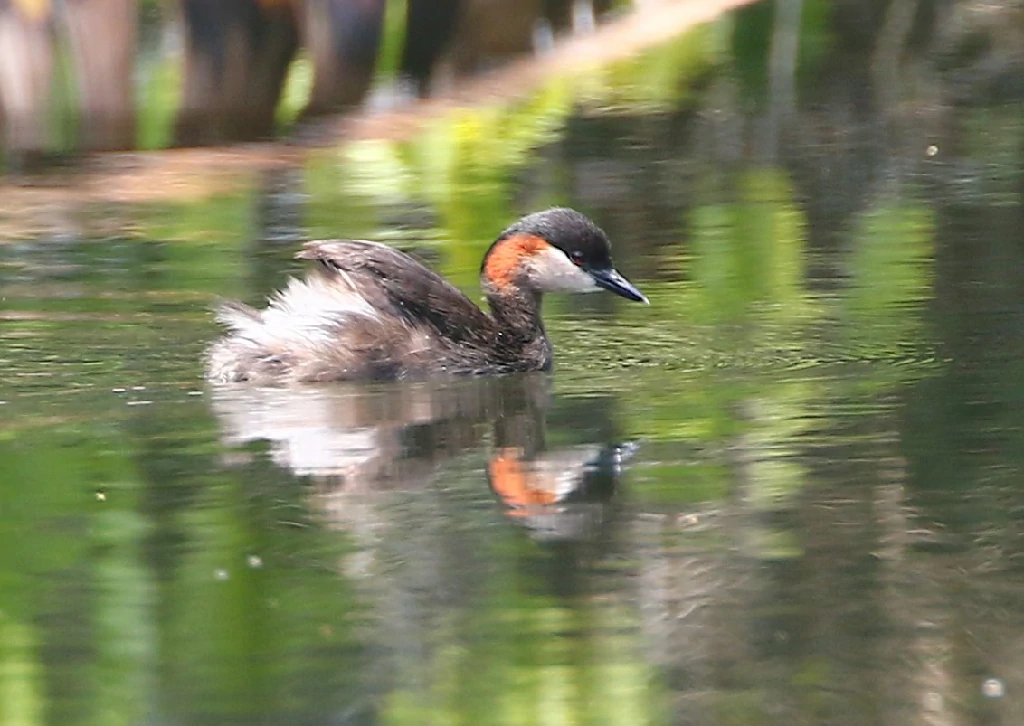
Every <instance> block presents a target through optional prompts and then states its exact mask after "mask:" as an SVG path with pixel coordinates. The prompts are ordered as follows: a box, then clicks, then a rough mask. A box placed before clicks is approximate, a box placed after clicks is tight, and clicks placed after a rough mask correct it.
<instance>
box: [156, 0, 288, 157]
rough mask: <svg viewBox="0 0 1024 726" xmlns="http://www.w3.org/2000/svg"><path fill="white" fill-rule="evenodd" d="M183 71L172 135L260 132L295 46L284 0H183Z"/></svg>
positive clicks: (182, 139) (206, 140)
mask: <svg viewBox="0 0 1024 726" xmlns="http://www.w3.org/2000/svg"><path fill="white" fill-rule="evenodd" d="M182 12H183V19H184V29H185V78H184V87H183V91H182V100H181V106H180V107H179V109H178V117H177V120H176V122H175V130H174V143H175V144H179V145H196V144H213V143H218V142H223V141H234V140H241V141H252V140H256V139H260V138H265V137H267V136H269V135H270V133H271V132H272V130H273V128H274V113H275V111H276V109H277V102H278V100H279V99H280V97H281V90H282V87H283V85H284V80H285V76H286V75H287V72H288V66H289V64H290V63H291V60H292V57H293V56H294V55H295V51H296V49H297V47H298V27H297V20H296V14H295V10H294V8H293V6H292V3H291V2H288V1H287V0H262V1H261V0H217V2H210V0H182Z"/></svg>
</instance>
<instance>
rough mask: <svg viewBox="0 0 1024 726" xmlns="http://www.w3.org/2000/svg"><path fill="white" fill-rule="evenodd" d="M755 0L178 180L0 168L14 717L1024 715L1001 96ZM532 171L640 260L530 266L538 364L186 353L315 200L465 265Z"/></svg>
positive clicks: (279, 264)
mask: <svg viewBox="0 0 1024 726" xmlns="http://www.w3.org/2000/svg"><path fill="white" fill-rule="evenodd" d="M756 10H757V9H756V8H755V9H754V11H755V12H756ZM752 18H753V19H752ZM756 20H757V18H756V16H751V15H749V14H744V15H741V16H737V17H734V18H729V19H726V20H725V21H723V22H722V23H720V24H717V25H715V26H709V27H707V28H702V29H700V30H698V31H697V32H696V33H694V34H690V35H688V36H685V37H683V38H680V39H679V40H678V41H676V42H674V43H672V44H669V45H668V46H666V47H665V48H662V49H658V50H657V51H655V52H652V53H650V54H647V55H645V56H643V57H642V58H639V59H638V60H636V61H634V62H631V63H628V64H625V65H622V66H616V67H614V68H611V69H609V70H608V71H607V72H601V73H595V74H594V75H593V76H592V77H587V78H582V79H578V80H577V81H576V82H574V83H570V82H569V81H567V80H566V79H555V80H554V81H553V82H552V83H551V84H549V85H547V86H545V87H543V88H541V89H539V90H538V92H537V93H536V95H535V96H534V97H532V98H531V99H530V100H529V101H527V102H523V103H515V104H511V105H507V104H505V105H499V106H497V107H494V106H483V107H480V108H473V109H467V110H464V111H458V112H453V113H452V114H450V115H448V116H445V117H444V118H442V119H439V120H438V121H436V122H432V123H429V124H425V128H424V130H423V132H422V133H420V134H416V135H414V136H413V137H412V138H408V139H402V140H374V139H363V140H360V141H354V142H351V143H344V144H340V145H339V146H338V147H337V148H331V149H327V150H321V151H315V152H311V153H309V154H283V155H281V156H280V157H277V158H274V157H273V155H272V154H270V155H268V157H267V158H268V159H270V160H269V161H267V160H262V161H261V160H259V159H256V160H254V161H252V162H251V163H250V164H248V165H247V164H239V163H238V162H237V161H232V162H230V163H228V162H225V165H224V168H223V170H222V173H221V174H220V175H208V174H207V173H206V172H208V171H209V170H210V169H211V168H212V169H216V168H217V161H216V159H217V156H216V154H217V152H211V157H210V159H212V161H211V160H207V161H206V162H205V166H204V167H203V168H204V174H203V175H199V174H195V175H191V176H190V175H188V174H184V175H179V176H177V177H174V178H175V179H177V180H178V182H176V183H175V185H174V189H173V190H168V189H166V188H161V187H160V186H159V184H158V183H156V182H154V181H153V177H149V179H150V185H138V186H137V188H134V189H131V188H130V187H131V183H130V181H131V180H132V179H135V178H137V177H133V176H132V175H131V172H130V169H129V172H124V171H123V170H121V169H120V168H115V169H114V170H113V171H111V170H110V168H107V169H106V170H105V171H103V172H102V173H101V172H90V171H88V170H86V171H84V172H74V171H69V172H67V173H54V174H50V175H47V176H45V177H29V178H22V179H20V180H17V181H9V182H8V184H7V185H6V187H5V189H6V192H7V193H6V194H5V199H6V200H7V201H5V202H3V210H2V212H0V229H2V230H3V232H2V236H3V243H2V244H0V291H2V292H0V297H2V302H0V306H2V312H0V315H2V319H0V336H2V348H0V365H2V369H3V371H4V373H3V376H2V379H0V452H2V453H0V460H2V462H3V467H2V486H0V721H3V722H4V723H11V724H19V725H20V724H37V723H38V724H42V723H47V724H51V723H52V724H79V723H82V724H85V723H96V724H116V723H124V724H144V723H153V724H156V723H161V724H162V723H195V724H203V723H210V724H214V723H216V724H223V723H239V724H242V723H244V724H253V723H266V724H284V723H288V724H305V723H309V724H313V723H316V724H323V723H337V724H371V723H372V724H376V723H382V724H384V723H387V724H405V723H409V724H414V723H415V724H420V723H439V724H451V723H463V724H474V725H475V724H491V723H495V724H499V723H500V724H535V723H537V724H539V723H545V724H546V723H551V724H556V723H557V724H562V723H565V724H616V725H617V726H622V725H625V724H712V723H714V724H743V723H787V724H788V723H795V724H804V723H806V724H824V723H828V724H858V725H860V724H869V723H899V724H906V723H1007V724H1011V723H1019V717H1020V714H1021V712H1022V710H1024V706H1022V701H1021V689H1022V688H1024V661H1022V659H1021V655H1020V654H1021V653H1022V652H1024V648H1022V643H1024V583H1022V579H1021V574H1022V564H1021V563H1022V561H1024V559H1022V558H1024V537H1022V535H1024V526H1022V523H1024V519H1022V513H1024V494H1022V490H1021V486H1020V483H1021V463H1022V462H1021V455H1020V454H1019V453H1018V452H1020V451H1024V446H1022V443H1024V442H1022V441H1021V432H1022V431H1024V418H1022V414H1021V411H1022V410H1024V408H1022V406H1021V405H1020V403H1021V402H1022V401H1024V387H1022V384H1024V364H1022V362H1021V361H1022V355H1021V353H1022V352H1024V325H1022V323H1021V321H1022V320H1024V298H1022V296H1021V294H1020V290H1022V289H1024V284H1022V283H1024V280H1022V279H1021V275H1022V272H1021V271H1022V270H1024V264H1022V262H1024V260H1022V259H1021V247H1020V230H1021V228H1022V226H1021V223H1022V221H1024V220H1022V203H1021V196H1022V194H1021V190H1022V189H1024V187H1022V186H1021V169H1022V167H1021V164H1020V150H1021V148H1022V141H1024V123H1022V120H1021V119H1022V118H1024V116H1022V113H1021V111H1022V108H1021V105H1020V101H1019V100H1015V99H1014V98H1012V97H1009V98H1006V97H998V96H995V97H983V98H974V99H967V100H965V99H964V98H963V97H962V93H961V90H962V89H961V90H958V89H960V87H959V86H958V87H956V88H955V89H953V90H950V87H951V86H950V84H952V81H950V80H949V77H948V76H947V75H943V73H941V72H940V71H939V70H936V69H934V68H933V69H930V70H929V69H925V70H923V71H922V69H921V68H919V67H915V69H913V72H915V73H918V72H921V73H925V75H926V76H927V78H928V79H930V80H931V81H933V85H930V86H922V85H914V84H911V83H909V82H907V79H906V78H905V77H903V81H904V83H903V84H902V85H899V86H898V87H894V86H892V85H891V84H889V85H883V81H887V80H891V76H887V75H885V73H882V72H881V71H879V70H878V66H877V65H876V66H875V70H876V75H874V76H871V75H866V74H864V73H861V72H860V71H858V70H856V69H858V68H862V67H864V62H866V59H865V58H864V57H863V55H858V53H863V51H860V50H858V49H857V48H852V49H846V50H845V51H844V52H845V53H847V54H848V55H840V57H838V58H831V59H830V58H828V57H826V56H823V55H818V56H815V55H814V53H813V51H814V49H815V47H816V46H813V45H810V46H807V45H806V43H810V41H811V40H813V39H814V37H815V36H814V35H813V33H811V31H810V30H808V31H806V34H805V36H804V38H803V42H804V43H805V46H804V48H803V50H802V51H801V52H803V53H805V54H808V57H810V58H811V59H812V60H814V61H815V63H813V64H810V65H809V67H808V68H801V69H800V74H797V75H796V79H797V81H798V90H799V94H798V96H797V97H788V96H787V93H786V90H787V86H786V84H785V83H784V81H785V80H786V78H788V76H786V74H785V73H783V74H782V75H781V76H780V75H779V73H778V69H779V68H780V67H781V68H783V69H784V68H785V64H783V65H782V66H780V65H779V64H778V62H776V63H775V64H774V65H772V64H769V63H768V58H766V57H762V58H754V59H752V58H750V57H748V56H745V55H744V54H743V53H742V52H741V51H742V50H743V49H744V48H749V47H750V46H749V44H747V43H743V42H740V41H741V40H743V39H744V38H747V37H748V35H749V33H750V32H752V31H751V28H754V29H756V28H758V27H761V26H759V25H758V24H757V22H755V21H756ZM812 30H813V28H812ZM730 39H731V40H730ZM775 47H776V48H778V47H779V46H778V45H776V46H775ZM735 49H738V50H735ZM777 60H778V59H776V61H777ZM855 61H860V63H858V62H855ZM808 63H810V61H808ZM772 68H773V69H775V70H774V71H772V72H769V69H772ZM900 68H902V67H900ZM900 68H896V69H895V70H893V72H894V73H897V75H898V73H901V72H906V73H909V72H910V71H908V70H906V69H903V70H900ZM884 70H885V69H884V68H882V71H884ZM928 74H930V75H928ZM899 77H902V76H899ZM954 80H955V79H954ZM954 91H956V92H957V93H961V96H956V97H954ZM893 94H896V96H895V97H893ZM899 94H903V95H899ZM757 99H762V100H760V101H759V100H757ZM144 165H145V164H143V166H144ZM129 166H130V165H129ZM90 174H93V176H89V175H90ZM104 174H106V175H109V176H103V175H104ZM126 179H127V180H128V181H127V182H126ZM186 181H187V183H185V182H186ZM115 183H116V184H120V185H121V186H120V187H117V186H116V184H115ZM115 188H117V189H120V190H121V191H119V192H117V193H114V192H113V191H111V190H113V189H115ZM83 190H84V191H83ZM129 192H131V193H129ZM552 204H570V205H572V206H575V207H578V208H580V209H581V210H583V211H585V212H587V213H589V214H591V215H592V216H593V217H594V218H595V219H596V220H597V221H598V222H599V223H600V224H601V225H602V226H604V227H605V229H606V230H607V231H608V232H609V234H610V235H611V237H612V239H613V243H614V247H615V256H616V261H617V265H618V267H619V269H621V270H622V271H623V272H624V274H626V275H627V276H628V277H629V278H630V279H631V280H633V281H635V282H636V283H637V284H638V285H639V286H640V287H641V288H642V289H643V290H644V291H645V292H646V293H647V295H648V296H649V297H650V299H651V305H650V307H644V306H638V305H631V304H629V303H627V302H625V301H621V300H618V299H616V298H613V297H612V296H609V295H593V296H585V297H562V298H552V299H550V300H548V301H546V311H547V320H548V321H549V332H550V334H551V337H552V338H553V339H554V342H555V346H556V371H555V373H554V375H552V376H523V377H509V378H503V379H473V380H464V381H454V382H451V381H449V382H444V381H440V382H436V381H435V382H410V383H403V384H396V385H373V386H353V385H335V386H316V387H309V388H307V389H303V390H300V391H294V390H260V389H248V388H228V389H213V388H210V387H208V386H206V385H204V383H203V381H202V378H201V371H202V364H201V358H202V351H203V349H204V347H205V346H206V345H207V344H208V343H209V341H210V340H212V339H213V338H214V337H215V336H216V335H217V330H216V327H215V325H214V323H213V322H212V320H211V318H210V315H209V312H208V309H209V306H210V305H211V304H212V302H213V301H214V300H215V299H216V298H217V297H218V296H228V297H238V298H241V299H244V300H247V301H249V302H253V303H257V302H259V301H260V300H262V299H263V298H264V297H265V296H266V294H268V293H269V292H270V291H272V290H273V289H274V288H275V287H276V286H278V285H280V284H281V283H282V282H283V281H284V280H285V279H286V278H287V276H288V275H289V274H293V273H297V272H299V271H300V270H301V266H300V265H299V264H298V263H295V262H293V261H292V260H291V255H292V254H293V252H294V251H295V250H296V249H297V246H298V244H299V242H300V241H301V240H302V239H306V238H308V237H327V236H347V237H370V238H376V239H383V240H385V241H388V242H391V243H394V244H395V245H397V246H399V247H401V248H403V249H406V250H409V251H412V252H414V253H415V254H417V255H419V256H420V257H421V258H423V259H426V260H428V261H430V262H431V264H433V265H435V266H436V267H437V268H438V269H440V270H441V271H442V272H444V273H445V274H446V275H447V276H449V277H450V278H451V279H453V280H454V281H455V282H456V283H457V284H459V285H460V286H461V287H463V288H464V289H465V290H466V291H467V292H469V293H470V294H471V295H473V296H478V294H479V291H478V288H477V287H476V280H475V277H476V273H477V270H478V267H479V260H480V257H481V255H482V254H483V252H484V250H486V248H487V245H488V244H489V243H490V240H491V239H492V238H493V236H494V235H495V234H496V233H497V232H498V231H500V229H501V228H502V227H503V226H505V225H506V224H507V223H508V222H509V221H510V220H512V219H514V218H515V217H516V216H518V215H519V214H521V213H523V212H526V211H531V210H534V209H538V208H543V207H545V206H548V205H552Z"/></svg>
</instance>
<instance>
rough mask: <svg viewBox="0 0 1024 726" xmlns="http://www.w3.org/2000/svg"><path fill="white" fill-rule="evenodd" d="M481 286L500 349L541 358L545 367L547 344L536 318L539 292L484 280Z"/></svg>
mask: <svg viewBox="0 0 1024 726" xmlns="http://www.w3.org/2000/svg"><path fill="white" fill-rule="evenodd" d="M483 286H484V292H485V294H486V295H487V303H488V305H489V306H490V308H491V317H492V318H493V319H494V322H495V323H496V326H495V328H496V331H497V335H498V337H499V341H498V342H499V343H500V345H501V347H502V348H505V349H506V350H508V351H509V352H510V353H513V354H516V355H530V356H534V357H541V358H542V359H543V361H544V362H545V366H544V367H547V365H549V364H550V360H551V345H550V343H549V342H548V338H547V334H546V333H545V332H544V323H543V321H542V320H541V317H540V311H541V295H540V293H539V292H535V291H533V290H528V289H525V288H522V287H519V286H518V285H513V284H506V285H504V286H502V287H497V286H495V285H493V284H491V283H490V282H488V281H487V280H484V285H483Z"/></svg>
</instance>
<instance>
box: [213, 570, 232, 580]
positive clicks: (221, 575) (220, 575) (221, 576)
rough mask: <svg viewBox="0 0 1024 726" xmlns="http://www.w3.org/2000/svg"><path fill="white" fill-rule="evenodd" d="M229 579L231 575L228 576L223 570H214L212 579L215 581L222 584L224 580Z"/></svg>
mask: <svg viewBox="0 0 1024 726" xmlns="http://www.w3.org/2000/svg"><path fill="white" fill-rule="evenodd" d="M230 578H231V575H229V574H228V571H227V570H225V569H216V570H214V571H213V579H215V580H220V581H221V582H224V580H227V579H230Z"/></svg>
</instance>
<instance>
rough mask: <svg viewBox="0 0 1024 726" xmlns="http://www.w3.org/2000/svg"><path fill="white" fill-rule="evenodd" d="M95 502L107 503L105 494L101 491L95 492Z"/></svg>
mask: <svg viewBox="0 0 1024 726" xmlns="http://www.w3.org/2000/svg"><path fill="white" fill-rule="evenodd" d="M96 501H97V502H105V501H107V493H106V492H105V491H102V490H100V491H98V492H96Z"/></svg>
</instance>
